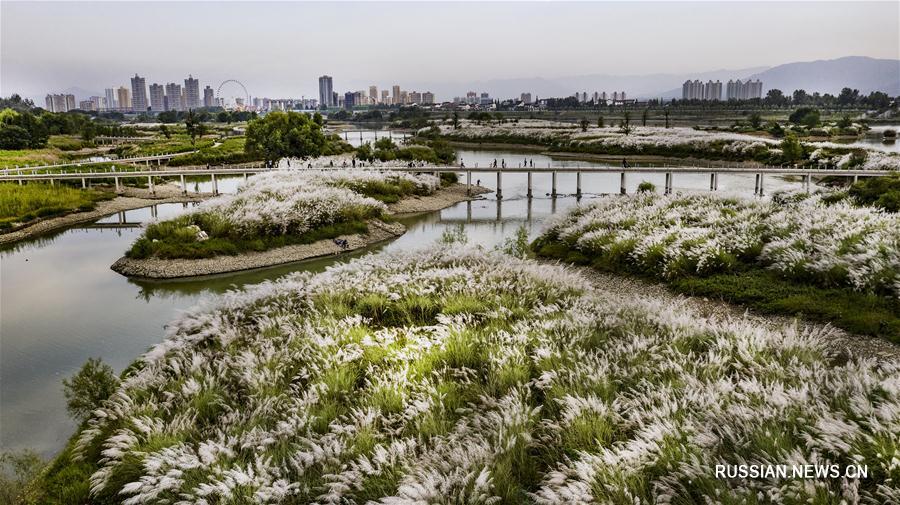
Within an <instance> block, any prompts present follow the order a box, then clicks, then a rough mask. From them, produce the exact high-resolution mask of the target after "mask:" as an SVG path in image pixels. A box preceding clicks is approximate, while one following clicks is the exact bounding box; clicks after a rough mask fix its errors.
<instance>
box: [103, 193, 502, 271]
mask: <svg viewBox="0 0 900 505" xmlns="http://www.w3.org/2000/svg"><path fill="white" fill-rule="evenodd" d="M490 191H491V190H490V189H487V188H484V187H479V186H472V188H471V194H468V192H467V187H466V185H465V184H459V183H454V184H450V185H448V186H445V187H443V188H441V189H439V190H438V191H436V192H435V193H433V194H431V195H425V196H409V197H407V198H404V199H402V200H400V201H399V202H397V203H394V204H391V205H389V206H388V210H389V213H390V214H414V213H423V212H435V211H439V210H441V209H445V208H447V207H450V206H452V205H455V204H457V203H460V202H464V201H467V200H473V199H475V198H476V197H477V195H479V194H483V193H489V192H490ZM367 224H368V228H369V230H368V232H367V233H365V234H353V235H341V236H338V237H336V238H338V239H344V240H346V241H347V247H346V248H341V247H339V246H338V245H336V244H335V243H334V240H333V239H323V240H319V241H316V242H313V243H311V244H294V245H288V246H283V247H278V248H275V249H270V250H268V251H253V252H247V253H243V254H237V255H234V256H216V257H212V258H203V259H161V258H142V259H136V258H128V257H125V256H123V257H121V258H119V259H118V260H117V261H116V262H115V263H113V264H112V266H111V267H110V268H112V270H113V271H115V272H118V273H120V274H122V275H125V276H128V277H136V278H141V279H181V278H188V277H201V276H207V275H218V274H226V273H233V272H242V271H246V270H255V269H259V268H266V267H273V266H278V265H285V264H288V263H296V262H298V261H303V260H308V259H312V258H319V257H322V256H329V255H334V254H340V253H344V252H351V251H355V250H357V249H361V248H364V247H368V246H371V245H373V244H377V243H379V242H383V241H385V240H390V239H393V238H396V237H399V236H400V235H403V234H404V233H405V232H406V228H405V227H404V226H403V225H402V224H400V223H385V222H383V221H380V220H377V219H373V220H370V221H368V223H367Z"/></svg>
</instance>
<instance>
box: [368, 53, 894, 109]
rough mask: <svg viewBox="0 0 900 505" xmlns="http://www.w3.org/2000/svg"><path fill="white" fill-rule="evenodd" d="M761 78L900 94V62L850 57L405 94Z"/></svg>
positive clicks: (676, 94)
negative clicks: (727, 68)
mask: <svg viewBox="0 0 900 505" xmlns="http://www.w3.org/2000/svg"><path fill="white" fill-rule="evenodd" d="M748 78H749V79H759V80H761V81H762V82H763V93H765V92H766V91H768V90H769V89H773V88H778V89H780V90H782V91H783V92H784V93H785V94H790V93H792V92H793V91H794V90H795V89H804V90H806V91H807V92H808V93H814V92H816V91H818V92H820V93H831V94H837V93H839V92H840V90H841V88H844V87H850V88H854V89H858V90H859V91H860V93H863V94H868V93H870V92H872V91H883V92H885V93H887V94H889V95H891V96H897V95H900V60H891V59H876V58H869V57H866V56H847V57H844V58H836V59H831V60H816V61H805V62H794V63H786V64H783V65H778V66H775V67H754V68H740V69H731V70H726V69H723V70H713V71H709V72H700V73H684V74H648V75H625V76H621V75H610V74H602V73H598V74H589V75H578V76H568V77H558V78H542V77H532V78H516V79H491V80H482V81H460V82H420V83H408V84H406V85H405V86H404V87H405V88H406V89H417V90H419V91H425V90H430V91H432V92H433V93H434V94H435V97H436V98H438V99H439V100H450V99H452V98H453V97H454V96H464V95H465V94H466V92H467V91H475V92H478V93H481V92H483V91H487V92H488V93H490V95H491V96H492V97H496V98H501V99H502V98H512V97H518V96H519V95H520V94H521V93H522V92H529V93H531V94H532V97H534V96H535V95H536V96H539V97H564V96H571V95H572V94H573V93H575V92H576V91H578V92H581V91H586V92H587V93H588V94H589V95H590V94H592V93H593V92H594V91H606V92H607V94H612V92H613V91H625V92H626V93H627V94H628V96H629V97H632V98H681V85H682V83H684V81H686V80H689V79H690V80H694V79H699V80H701V81H707V80H710V79H711V80H721V81H722V82H723V83H725V82H727V81H728V80H729V79H732V80H736V79H742V80H745V79H748ZM351 87H353V88H354V89H366V85H365V83H362V82H351Z"/></svg>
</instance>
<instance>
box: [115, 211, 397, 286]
mask: <svg viewBox="0 0 900 505" xmlns="http://www.w3.org/2000/svg"><path fill="white" fill-rule="evenodd" d="M367 224H368V227H369V231H368V233H365V234H355V235H341V236H339V237H337V238H339V239H344V240H346V241H347V247H346V248H341V247H339V246H338V245H337V244H335V242H334V240H333V239H324V240H319V241H317V242H313V243H312V244H296V245H289V246H284V247H278V248H276V249H270V250H268V251H261V252H249V253H244V254H239V255H236V256H216V257H214V258H204V259H160V258H144V259H132V258H127V257H124V256H123V257H121V258H119V259H118V260H117V261H116V262H115V263H113V264H112V266H111V267H110V268H112V269H113V271H115V272H118V273H120V274H122V275H125V276H128V277H137V278H141V279H179V278H185V277H200V276H205V275H217V274H224V273H232V272H242V271H245V270H255V269H257V268H265V267H272V266H277V265H284V264H287V263H295V262H298V261H303V260H307V259H311V258H318V257H321V256H329V255H334V254H340V253H342V252H350V251H355V250H357V249H361V248H363V247H368V246H370V245H373V244H377V243H379V242H383V241H385V240H389V239H392V238H395V237H399V236H400V235H403V233H405V232H406V227H405V226H403V225H402V224H400V223H385V222H382V221H380V220H377V219H373V220H371V221H369V222H368V223H367Z"/></svg>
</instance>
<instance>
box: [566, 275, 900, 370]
mask: <svg viewBox="0 0 900 505" xmlns="http://www.w3.org/2000/svg"><path fill="white" fill-rule="evenodd" d="M553 263H555V262H553ZM572 268H575V269H576V270H578V271H579V272H580V273H582V274H583V275H584V276H585V277H586V278H588V280H590V281H591V283H592V284H593V285H594V287H596V288H597V289H599V290H601V291H606V292H609V293H611V294H613V296H617V297H621V296H623V294H627V295H633V296H638V297H642V298H652V299H656V300H662V301H665V302H673V301H682V302H684V303H685V304H686V306H687V308H688V310H691V311H693V312H695V313H696V314H697V315H699V316H702V317H708V318H713V319H723V318H736V319H744V318H746V319H747V320H748V321H750V322H751V323H752V324H756V325H759V326H763V327H766V328H771V329H776V330H777V329H779V328H784V327H787V326H792V325H794V324H797V325H800V326H802V327H809V328H817V329H823V330H825V332H824V333H823V334H825V335H828V337H829V338H828V341H827V342H826V347H827V348H828V349H829V350H831V351H833V352H834V353H835V355H836V356H837V358H838V359H846V358H848V357H849V356H854V357H857V358H864V359H872V360H875V361H877V362H886V361H897V360H900V345H897V344H894V343H892V342H889V341H887V340H884V339H881V338H878V337H873V336H869V335H857V334H853V333H849V332H847V331H844V330H842V329H840V328H836V327H834V326H831V325H828V324H824V323H819V322H815V321H808V320H802V319H797V318H795V317H790V316H779V315H773V314H760V313H757V312H754V311H751V310H750V309H748V308H746V307H743V306H740V305H735V304H731V303H727V302H724V301H720V300H710V299H708V298H702V297H695V296H686V295H683V294H680V293H676V292H674V291H672V290H670V289H669V288H668V287H667V286H666V285H665V284H661V283H656V282H652V281H649V280H644V279H640V278H637V277H633V276H629V275H619V274H613V273H608V272H601V271H598V270H595V269H593V268H590V267H584V266H572Z"/></svg>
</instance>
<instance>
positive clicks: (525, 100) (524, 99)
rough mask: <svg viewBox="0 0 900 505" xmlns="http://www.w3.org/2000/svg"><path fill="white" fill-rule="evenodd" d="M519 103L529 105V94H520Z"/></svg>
mask: <svg viewBox="0 0 900 505" xmlns="http://www.w3.org/2000/svg"><path fill="white" fill-rule="evenodd" d="M519 101H521V102H522V103H525V104H529V103H531V93H522V96H520V97H519Z"/></svg>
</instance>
